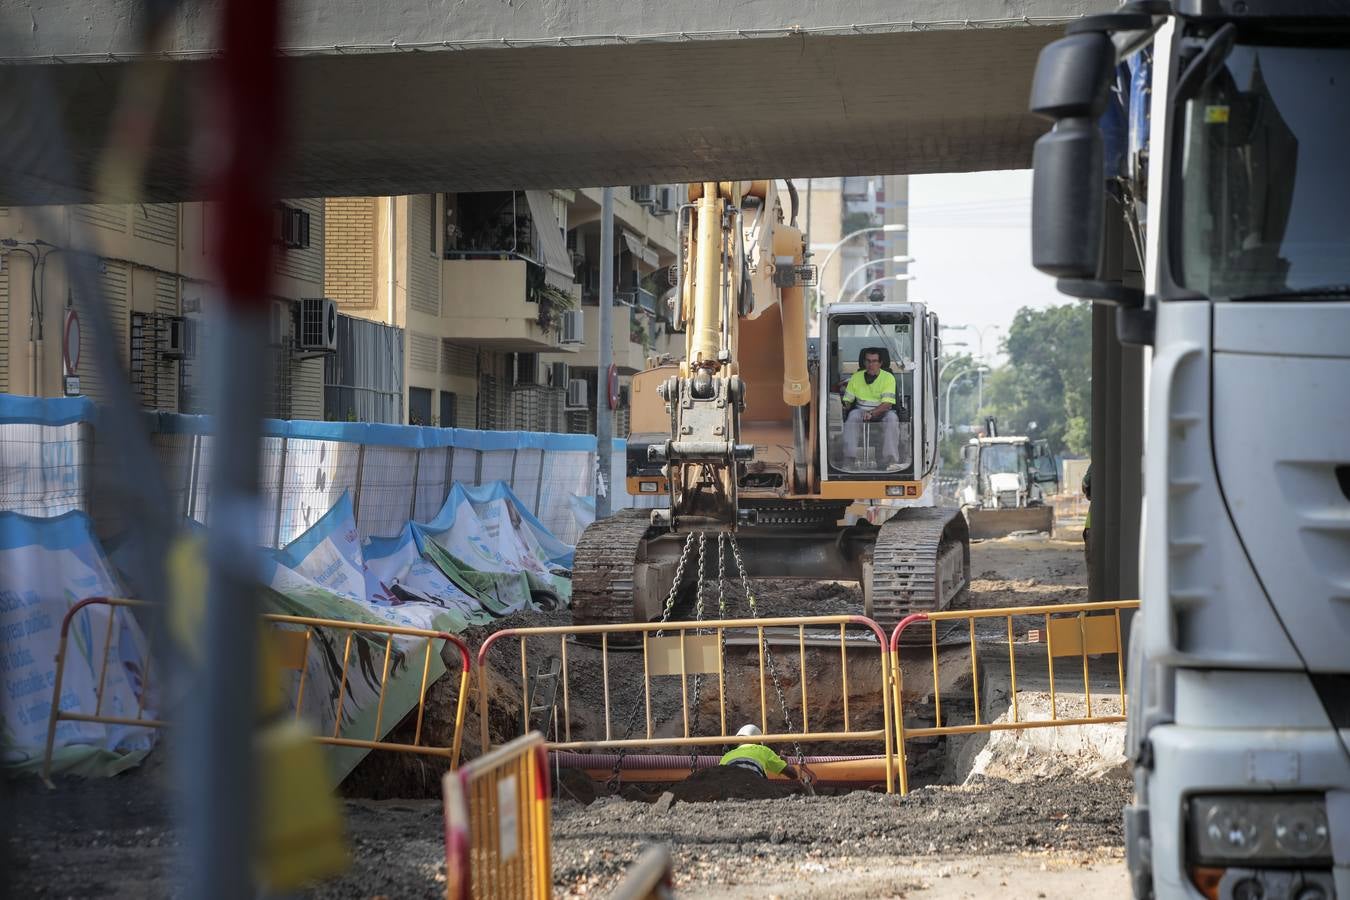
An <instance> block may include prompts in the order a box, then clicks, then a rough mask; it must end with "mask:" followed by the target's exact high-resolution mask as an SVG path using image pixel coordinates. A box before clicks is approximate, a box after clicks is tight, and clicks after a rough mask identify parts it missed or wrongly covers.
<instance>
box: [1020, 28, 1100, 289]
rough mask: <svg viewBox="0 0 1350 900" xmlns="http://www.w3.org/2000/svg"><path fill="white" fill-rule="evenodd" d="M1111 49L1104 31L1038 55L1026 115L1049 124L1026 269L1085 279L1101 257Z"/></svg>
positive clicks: (1036, 157)
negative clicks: (1103, 120) (1031, 267)
mask: <svg viewBox="0 0 1350 900" xmlns="http://www.w3.org/2000/svg"><path fill="white" fill-rule="evenodd" d="M1115 64H1116V50H1115V45H1114V44H1113V43H1112V42H1111V39H1110V38H1109V37H1108V36H1107V35H1106V34H1105V33H1103V32H1101V31H1088V32H1082V33H1077V34H1070V35H1068V36H1067V37H1064V38H1060V39H1059V40H1057V41H1055V42H1054V43H1052V44H1050V45H1049V46H1047V47H1046V48H1045V49H1044V50H1042V51H1041V56H1040V59H1039V60H1038V61H1037V63H1036V76H1035V80H1034V81H1033V82H1032V89H1031V111H1032V112H1034V113H1036V114H1038V115H1041V116H1045V117H1046V118H1049V119H1051V120H1052V121H1053V122H1054V127H1053V128H1052V129H1051V131H1050V132H1049V133H1048V134H1045V135H1043V136H1042V137H1041V138H1040V140H1038V141H1037V142H1036V147H1035V150H1034V152H1033V156H1032V160H1033V167H1034V174H1033V176H1032V187H1031V262H1032V265H1034V266H1035V267H1036V268H1037V269H1039V270H1040V271H1042V272H1044V273H1046V274H1047V275H1053V276H1055V277H1056V278H1069V279H1083V280H1090V279H1093V278H1096V276H1097V266H1098V262H1099V260H1100V258H1101V247H1102V231H1103V227H1102V216H1103V210H1104V184H1103V179H1104V173H1103V171H1102V155H1103V149H1102V146H1103V145H1102V134H1101V129H1100V128H1099V127H1098V125H1097V120H1098V119H1100V118H1101V116H1102V113H1103V112H1105V110H1106V101H1107V92H1108V91H1109V89H1110V86H1111V78H1112V74H1113V72H1114V70H1115Z"/></svg>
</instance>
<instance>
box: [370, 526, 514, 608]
mask: <svg viewBox="0 0 1350 900" xmlns="http://www.w3.org/2000/svg"><path fill="white" fill-rule="evenodd" d="M363 550H364V551H365V557H366V596H367V597H368V598H369V600H370V602H371V603H374V604H377V605H379V606H380V607H381V608H382V609H383V610H384V611H385V615H386V616H388V617H389V618H390V620H391V621H394V622H396V623H397V624H404V625H408V626H409V627H412V628H433V629H439V630H441V631H451V632H454V633H456V634H459V633H461V632H463V631H464V630H465V629H467V628H469V627H470V626H472V625H484V624H486V623H488V622H490V621H492V614H491V613H490V612H488V610H487V608H486V606H485V605H484V603H483V600H482V599H481V598H480V597H479V596H478V594H477V592H474V593H470V592H469V589H466V588H465V587H461V586H460V584H456V583H455V581H454V580H452V579H451V578H449V577H447V576H446V574H445V572H443V571H441V569H440V567H439V566H437V565H435V564H434V563H432V562H430V561H429V560H427V559H426V558H424V557H423V556H422V554H421V553H420V552H419V551H418V549H417V538H416V536H415V534H414V532H413V526H412V524H411V523H409V524H408V525H405V526H404V527H403V531H402V532H401V533H400V534H399V535H398V536H396V537H392V538H369V539H368V540H367V541H366V543H365V546H364V547H363ZM467 580H468V579H466V578H464V577H463V576H460V581H461V582H466V581H467ZM400 619H406V620H407V621H400Z"/></svg>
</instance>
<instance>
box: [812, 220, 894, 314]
mask: <svg viewBox="0 0 1350 900" xmlns="http://www.w3.org/2000/svg"><path fill="white" fill-rule="evenodd" d="M908 230H909V227H908V226H906V225H901V224H899V223H894V222H893V223H891V224H890V225H872V226H869V227H867V228H859V229H858V230H857V231H850V232H849V233H848V234H846V235H844V236H843V237H841V238H840V239H839V242H838V243H836V244H835V245H834V246H833V247H831V248H830V252H829V253H827V254H825V261H824V262H823V263H821V264H820V265H819V266H817V267H816V308H817V309H819V308H820V300H821V298H820V284H821V281H820V276H821V275H823V274H824V272H825V267H826V266H828V265H829V264H830V260H832V259H834V255H835V254H836V253H838V252H839V248H840V247H842V246H844V244H845V243H846V242H848V241H851V240H853V239H854V238H855V237H857V236H858V235H860V234H868V233H869V232H873V231H884V232H886V233H887V234H891V233H894V232H898V231H908Z"/></svg>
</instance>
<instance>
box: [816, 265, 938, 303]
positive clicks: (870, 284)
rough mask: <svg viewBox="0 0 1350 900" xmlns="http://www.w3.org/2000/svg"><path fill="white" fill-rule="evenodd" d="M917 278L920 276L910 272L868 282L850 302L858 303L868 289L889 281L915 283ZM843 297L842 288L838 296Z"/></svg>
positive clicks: (885, 276) (884, 276)
mask: <svg viewBox="0 0 1350 900" xmlns="http://www.w3.org/2000/svg"><path fill="white" fill-rule="evenodd" d="M917 278H918V276H916V275H910V274H909V273H908V272H905V273H903V274H900V275H883V276H881V277H880V278H873V279H872V280H871V281H869V282H867V284H864V285H863V286H862V287H860V288H858V291H857V293H855V294H854V295H853V296H852V297H850V298H849V301H848V302H850V303H857V302H858V300H860V299H861V298H862V295H863V294H864V293H866V291H867V289H868V288H870V287H876V286H877V285H879V284H884V283H885V282H887V281H914V280H916V279H917ZM843 295H844V289H843V288H840V289H839V294H838V296H839V297H842V296H843ZM835 302H836V303H837V302H838V298H836V300H835Z"/></svg>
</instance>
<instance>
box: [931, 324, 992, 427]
mask: <svg viewBox="0 0 1350 900" xmlns="http://www.w3.org/2000/svg"><path fill="white" fill-rule="evenodd" d="M941 327H943V328H950V329H952V330H953V331H973V332H975V342H976V346H977V347H978V348H979V349H978V350H977V354H978V355H977V356H976V358H977V359H978V360H979V361H980V362H984V361H985V356H984V333H985V332H986V331H992V332H997V331H998V330H999V329H1001V328H1002V327H1003V326H1002V325H985V326H984V327H983V328H980V327H977V326H975V325H943V326H941ZM986 371H987V370H986ZM976 390H977V394H976V398H977V399H976V401H975V403H976V406H977V407H978V409H977V410H976V416H977V417H978V416H979V414H980V413H982V412H984V373H983V372H981V373H980V378H979V387H978V388H977V389H976Z"/></svg>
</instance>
